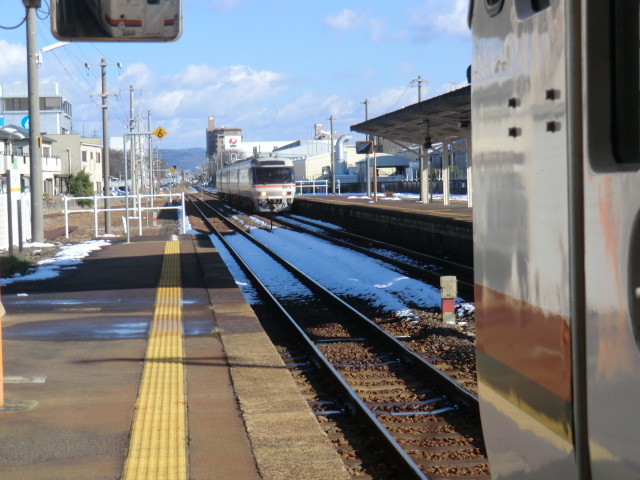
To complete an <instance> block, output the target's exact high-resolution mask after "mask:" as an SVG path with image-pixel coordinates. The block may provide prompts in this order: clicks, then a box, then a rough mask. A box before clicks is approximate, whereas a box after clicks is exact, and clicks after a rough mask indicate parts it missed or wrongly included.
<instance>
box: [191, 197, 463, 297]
mask: <svg viewBox="0 0 640 480" xmlns="http://www.w3.org/2000/svg"><path fill="white" fill-rule="evenodd" d="M202 193H203V194H205V195H207V196H209V197H210V198H212V199H216V200H218V197H217V196H216V195H215V194H213V193H211V192H207V191H204V190H203V191H202ZM223 208H226V209H228V211H230V212H234V213H239V212H238V211H237V210H235V208H233V207H230V206H228V205H226V206H225V207H223ZM242 214H243V215H249V214H248V213H246V212H242ZM251 216H252V217H255V218H260V219H262V221H263V222H265V224H273V225H278V226H282V227H286V228H289V229H291V230H295V231H298V232H301V233H305V234H307V235H312V236H314V237H317V238H321V239H323V240H326V241H329V242H331V243H334V244H336V245H340V246H343V247H345V248H349V249H351V250H354V251H357V252H360V253H363V254H365V255H367V256H369V257H371V258H374V259H376V260H380V261H383V262H385V263H388V264H390V265H393V266H395V267H397V268H399V269H401V270H402V271H403V272H406V273H407V274H408V275H411V276H412V277H413V278H416V279H420V280H424V281H425V282H426V283H428V284H430V285H433V286H434V287H436V288H439V282H440V277H441V276H443V275H454V276H456V277H457V278H458V289H459V291H460V296H461V297H463V298H465V299H466V300H467V301H470V302H471V301H473V295H474V286H473V267H472V266H470V265H464V264H461V263H459V262H452V261H450V260H448V259H446V258H441V257H436V256H433V255H427V254H425V253H421V252H416V251H415V250H410V249H407V248H403V247H399V246H397V245H391V244H389V243H385V242H381V241H379V240H374V239H372V238H368V237H364V236H362V235H357V234H355V233H352V232H348V231H346V230H344V229H340V228H335V227H332V226H330V225H328V224H326V223H323V222H313V221H310V220H309V219H305V218H302V217H297V216H292V215H286V214H280V215H278V216H277V217H275V218H274V217H273V216H269V217H267V216H265V215H262V214H255V213H254V214H251Z"/></svg>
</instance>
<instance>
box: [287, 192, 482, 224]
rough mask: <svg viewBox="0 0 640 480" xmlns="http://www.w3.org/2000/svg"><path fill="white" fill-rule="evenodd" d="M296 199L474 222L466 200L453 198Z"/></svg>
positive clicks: (323, 196)
mask: <svg viewBox="0 0 640 480" xmlns="http://www.w3.org/2000/svg"><path fill="white" fill-rule="evenodd" d="M296 201H304V202H326V203H333V204H336V205H358V206H362V207H368V208H373V209H382V210H391V211H394V210H395V211H398V212H405V213H415V214H419V215H427V216H435V217H442V218H451V219H453V220H458V221H461V222H468V223H471V222H473V209H472V208H471V207H469V206H467V202H466V201H459V200H451V202H450V203H449V205H445V204H444V202H443V201H442V199H434V200H432V201H430V202H429V203H423V202H420V201H419V200H417V199H415V198H411V197H404V196H393V197H387V196H384V195H379V196H378V199H377V202H374V201H373V200H372V199H371V198H369V197H363V196H362V195H303V196H298V197H296Z"/></svg>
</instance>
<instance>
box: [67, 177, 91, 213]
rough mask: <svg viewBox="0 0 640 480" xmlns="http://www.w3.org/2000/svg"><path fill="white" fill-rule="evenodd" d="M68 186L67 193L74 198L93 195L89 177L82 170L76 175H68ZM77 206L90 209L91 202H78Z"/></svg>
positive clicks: (86, 200)
mask: <svg viewBox="0 0 640 480" xmlns="http://www.w3.org/2000/svg"><path fill="white" fill-rule="evenodd" d="M68 185H69V193H71V195H73V196H74V197H90V196H91V195H93V182H92V181H91V175H89V174H88V173H87V172H85V171H84V170H82V171H81V172H78V173H76V174H71V175H69V180H68ZM78 205H80V206H81V207H92V206H93V200H88V199H85V200H78Z"/></svg>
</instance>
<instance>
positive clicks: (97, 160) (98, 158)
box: [96, 152, 102, 163]
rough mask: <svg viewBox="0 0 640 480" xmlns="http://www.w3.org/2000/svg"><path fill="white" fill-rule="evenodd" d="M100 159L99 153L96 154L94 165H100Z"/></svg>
mask: <svg viewBox="0 0 640 480" xmlns="http://www.w3.org/2000/svg"><path fill="white" fill-rule="evenodd" d="M101 160H102V159H101V158H100V153H99V152H96V163H100V161H101Z"/></svg>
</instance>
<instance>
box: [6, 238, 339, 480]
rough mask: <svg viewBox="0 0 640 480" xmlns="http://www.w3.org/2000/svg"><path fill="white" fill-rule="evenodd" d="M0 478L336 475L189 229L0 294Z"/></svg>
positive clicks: (308, 419)
mask: <svg viewBox="0 0 640 480" xmlns="http://www.w3.org/2000/svg"><path fill="white" fill-rule="evenodd" d="M2 303H3V304H4V307H5V308H6V310H7V315H6V316H5V317H3V318H2V335H3V341H2V345H3V357H4V403H3V406H2V407H1V408H0V478H2V479H3V480H23V479H24V480H27V479H28V480H33V479H47V480H58V479H59V480H62V479H65V480H68V479H110V480H111V479H120V478H122V479H125V480H126V479H134V478H135V479H142V478H148V479H156V480H158V479H170V480H180V479H185V480H186V479H193V480H195V479H213V478H215V479H234V480H237V479H242V480H251V479H259V478H262V479H274V480H275V479H278V480H286V479H301V478H304V479H346V478H350V477H349V475H348V473H347V471H346V469H345V467H344V464H343V463H342V461H341V460H340V458H339V456H338V454H337V453H336V451H335V449H334V448H333V446H332V445H331V444H330V442H329V440H328V438H327V436H326V435H325V434H324V432H323V431H322V429H321V428H320V426H319V425H318V423H317V421H316V419H315V416H314V415H313V413H312V412H311V410H310V409H309V407H308V405H307V403H306V401H305V400H304V398H303V397H302V396H301V394H300V393H299V391H298V388H297V386H296V384H295V382H294V380H293V379H292V377H291V375H290V374H289V372H288V370H287V368H286V367H285V365H284V364H283V362H282V360H281V358H280V356H279V355H278V353H277V351H276V349H275V348H274V346H273V345H272V344H271V342H270V341H269V339H268V337H267V336H266V334H265V333H264V331H263V330H262V328H261V326H260V324H259V322H258V320H257V318H256V317H255V315H254V313H253V310H252V309H251V307H250V306H249V305H248V304H247V303H246V301H245V299H244V297H243V295H242V293H241V292H240V291H239V290H238V289H237V286H236V284H235V282H234V280H233V278H231V276H230V274H229V272H228V270H227V268H226V266H225V265H224V264H223V262H222V260H221V258H220V256H219V255H218V253H217V251H216V250H215V248H214V247H213V246H212V244H211V242H210V241H209V239H208V238H207V237H206V236H204V235H181V236H177V237H176V236H174V237H141V238H134V239H132V242H131V243H124V242H117V241H114V242H113V243H112V244H110V245H108V246H106V247H103V248H102V249H101V250H98V251H96V252H93V253H92V254H91V255H90V256H89V257H87V258H86V259H85V260H84V261H83V262H82V263H81V264H79V265H78V266H77V268H76V269H74V270H67V271H65V273H63V274H62V275H61V276H60V277H56V278H54V279H51V280H46V281H36V282H23V283H13V284H10V285H8V286H6V287H4V288H3V291H2Z"/></svg>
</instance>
